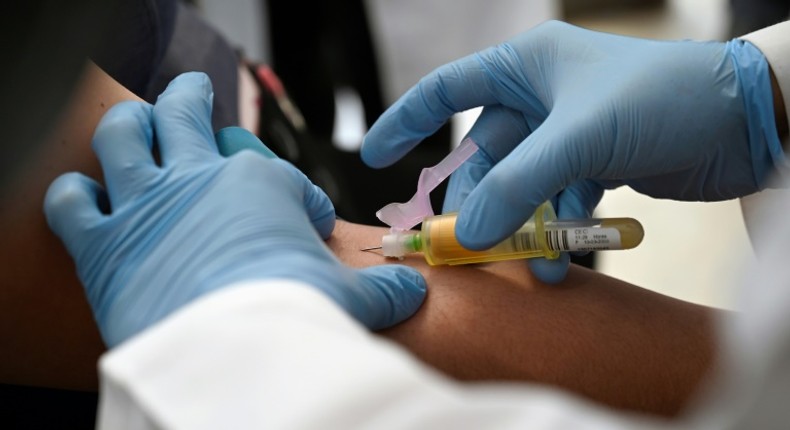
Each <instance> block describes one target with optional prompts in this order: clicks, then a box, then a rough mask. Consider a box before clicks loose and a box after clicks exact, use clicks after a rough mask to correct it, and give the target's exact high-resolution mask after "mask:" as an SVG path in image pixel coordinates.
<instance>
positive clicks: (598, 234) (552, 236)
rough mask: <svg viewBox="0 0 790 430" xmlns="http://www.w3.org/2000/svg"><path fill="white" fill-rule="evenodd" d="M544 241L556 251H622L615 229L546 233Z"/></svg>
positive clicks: (563, 230)
mask: <svg viewBox="0 0 790 430" xmlns="http://www.w3.org/2000/svg"><path fill="white" fill-rule="evenodd" d="M546 241H547V242H548V244H549V247H550V248H551V249H554V250H557V251H609V250H614V249H623V245H622V242H621V241H620V232H619V231H618V230H617V229H616V228H601V227H581V228H565V229H560V230H550V231H546Z"/></svg>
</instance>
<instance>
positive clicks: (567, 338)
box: [329, 223, 714, 414]
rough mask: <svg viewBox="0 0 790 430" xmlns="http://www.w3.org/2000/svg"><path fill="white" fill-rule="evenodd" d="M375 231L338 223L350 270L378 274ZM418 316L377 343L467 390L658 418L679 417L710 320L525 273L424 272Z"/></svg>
mask: <svg viewBox="0 0 790 430" xmlns="http://www.w3.org/2000/svg"><path fill="white" fill-rule="evenodd" d="M385 231H386V230H385V229H382V228H373V227H363V226H356V225H352V224H347V223H339V224H338V227H337V228H336V230H335V233H334V235H333V237H332V239H331V240H330V242H329V243H330V245H331V246H332V248H333V249H334V250H335V252H336V253H337V254H338V255H339V256H340V257H341V259H343V260H344V261H345V262H346V263H347V264H351V265H355V266H358V267H362V266H366V265H370V264H380V263H382V262H384V261H387V262H392V261H391V260H384V259H383V258H382V257H381V256H379V255H376V254H372V253H367V252H360V251H359V249H360V248H362V247H364V246H370V245H375V244H376V243H377V242H378V241H380V238H381V234H383V233H384V232H385ZM404 263H406V264H409V265H412V266H415V267H417V268H418V269H419V270H420V271H422V272H423V274H424V275H425V277H426V279H427V280H428V285H429V293H428V298H427V300H426V302H425V305H424V306H423V307H422V309H420V311H419V312H418V313H417V314H416V315H415V316H414V317H413V318H412V319H410V320H408V321H406V322H405V323H403V324H401V325H399V326H397V327H395V328H392V329H390V330H386V331H384V332H383V334H384V335H385V336H387V337H390V338H391V339H393V340H395V341H397V342H398V343H401V344H402V345H404V346H406V347H407V348H408V349H410V350H411V351H413V352H414V353H415V354H416V355H417V356H419V357H420V358H421V359H423V360H424V361H426V362H427V363H429V364H431V365H433V366H435V367H437V368H439V369H440V370H442V371H444V372H445V373H447V374H449V375H451V376H454V377H457V378H460V379H464V380H527V381H538V382H544V383H549V384H554V385H559V386H561V387H565V388H568V389H570V390H573V391H575V392H578V393H581V394H583V395H585V396H587V397H589V398H592V399H595V400H598V401H602V402H605V403H607V404H610V405H613V406H619V407H623V408H628V409H636V410H642V411H647V412H655V413H661V414H673V413H675V412H677V411H678V409H679V408H680V407H682V405H683V403H684V402H685V400H686V399H687V398H688V397H689V395H690V394H691V393H692V392H693V390H694V389H695V388H696V386H697V384H698V383H699V382H700V379H701V378H702V377H703V375H704V373H705V372H706V370H707V369H708V367H709V366H710V364H711V361H712V356H713V349H714V348H713V341H712V339H713V331H712V327H711V325H712V317H713V312H714V311H713V310H711V309H709V308H705V307H702V306H697V305H694V304H690V303H686V302H683V301H680V300H676V299H673V298H670V297H666V296H663V295H660V294H657V293H654V292H652V291H649V290H645V289H642V288H638V287H635V286H633V285H629V284H627V283H624V282H621V281H618V280H616V279H613V278H609V277H607V276H604V275H601V274H599V273H596V272H593V271H590V270H587V269H584V268H581V267H578V266H572V267H571V270H570V272H569V274H568V277H567V279H566V280H565V281H564V282H563V283H562V284H560V285H553V286H549V285H544V284H541V283H540V282H539V281H538V280H537V279H536V278H534V277H532V276H531V274H530V273H529V271H528V270H527V268H526V265H525V264H524V262H523V261H511V262H503V263H496V264H490V265H488V266H476V267H471V266H455V267H449V266H437V267H430V266H427V265H426V264H425V262H424V261H423V260H422V258H420V257H419V256H413V257H412V258H408V259H407V260H405V261H404Z"/></svg>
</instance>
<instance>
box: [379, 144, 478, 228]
mask: <svg viewBox="0 0 790 430" xmlns="http://www.w3.org/2000/svg"><path fill="white" fill-rule="evenodd" d="M476 151H477V145H476V144H475V142H474V141H473V140H472V139H469V138H467V139H464V141H463V142H461V144H460V145H458V148H455V149H454V150H453V151H452V152H450V153H449V154H447V157H444V159H443V160H442V161H440V162H439V164H437V165H435V166H433V167H426V168H425V169H422V172H421V173H420V179H419V180H418V181H417V192H416V193H415V194H414V196H413V197H412V198H411V200H409V201H408V202H406V203H390V204H388V205H387V206H384V207H383V208H381V209H380V210H379V211H378V212H376V217H377V218H378V219H380V220H381V221H382V222H383V223H384V224H387V225H388V226H390V227H392V229H393V230H408V229H410V228H412V227H414V226H415V225H417V224H419V223H421V222H422V220H423V219H425V218H426V217H429V216H432V215H433V208H432V207H431V199H430V198H429V195H430V193H431V191H433V189H434V188H436V187H437V186H438V185H439V184H441V183H442V181H444V180H445V179H447V177H448V176H450V174H451V173H453V172H454V171H455V170H456V169H458V167H460V166H461V164H463V163H464V161H466V160H468V159H469V157H471V156H472V154H474V153H475V152H476Z"/></svg>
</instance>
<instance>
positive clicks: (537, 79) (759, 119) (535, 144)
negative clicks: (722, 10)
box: [362, 22, 783, 281]
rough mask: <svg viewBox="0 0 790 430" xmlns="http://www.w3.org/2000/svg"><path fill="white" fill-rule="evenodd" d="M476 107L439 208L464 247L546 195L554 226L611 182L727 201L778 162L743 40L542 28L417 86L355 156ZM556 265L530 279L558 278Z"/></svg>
mask: <svg viewBox="0 0 790 430" xmlns="http://www.w3.org/2000/svg"><path fill="white" fill-rule="evenodd" d="M476 106H485V108H484V109H483V112H482V114H481V117H480V118H479V119H478V121H477V123H476V124H475V126H474V127H473V129H472V130H471V131H470V133H469V136H470V137H471V138H472V139H474V141H475V142H477V144H478V145H479V146H480V149H481V150H480V151H478V153H477V154H475V155H474V157H473V159H472V160H471V161H470V162H469V163H467V165H465V166H463V167H462V168H461V169H459V170H458V171H456V173H455V174H454V175H453V176H452V178H451V181H450V186H449V190H448V193H447V198H446V199H447V203H446V205H445V209H455V208H460V211H459V212H460V213H459V215H458V222H457V224H456V235H457V237H458V240H459V241H460V243H461V244H463V245H464V246H465V247H468V248H470V249H484V248H488V247H490V246H492V245H494V244H496V243H497V242H499V241H501V240H503V239H504V238H505V237H507V236H508V235H510V234H512V233H513V232H514V231H515V230H516V229H517V228H518V227H519V226H521V225H522V224H523V223H524V222H525V221H526V220H527V218H528V217H529V216H530V215H531V214H532V213H533V212H534V210H535V208H536V207H537V206H538V205H539V204H540V203H542V202H544V201H546V200H549V199H552V198H554V197H555V196H556V197H557V201H556V204H557V205H556V208H557V210H558V214H559V216H560V217H561V218H568V217H584V216H588V215H589V214H590V213H591V212H592V210H593V209H594V208H595V206H596V205H597V204H598V202H599V200H600V198H601V196H602V194H603V190H604V188H613V187H617V186H620V185H628V186H630V187H631V188H633V189H635V190H636V191H638V192H641V193H644V194H647V195H650V196H654V197H660V198H672V199H678V200H723V199H730V198H734V197H739V196H744V195H747V194H750V193H752V192H755V191H757V190H759V189H761V188H763V187H765V185H766V184H765V182H766V178H767V177H768V176H769V173H770V171H771V170H772V169H773V164H772V156H773V157H774V159H775V160H776V161H778V160H779V159H781V158H782V157H783V155H782V150H781V144H780V142H779V139H778V136H777V132H776V125H775V122H774V115H773V105H772V93H771V84H770V75H769V71H768V65H767V63H766V60H765V58H764V57H763V55H762V54H761V53H760V51H758V50H757V49H756V48H755V47H754V46H752V45H750V44H749V43H745V42H743V41H739V40H734V41H731V42H728V43H716V42H692V41H678V42H666V41H652V40H644V39H636V38H630V37H622V36H616V35H611V34H605V33H598V32H593V31H588V30H584V29H581V28H577V27H574V26H571V25H568V24H564V23H560V22H550V23H546V24H543V25H541V26H539V27H537V28H535V29H534V30H532V31H529V32H526V33H524V34H522V35H520V36H518V37H516V38H514V39H512V40H511V41H509V42H508V43H505V44H502V45H500V46H497V47H493V48H489V49H488V50H485V51H482V52H480V53H478V54H474V55H471V56H469V57H466V58H463V59H460V60H458V61H455V62H453V63H450V64H448V65H445V66H442V67H440V68H439V69H437V70H436V71H434V72H433V73H431V74H430V75H428V76H426V77H425V78H423V79H422V80H421V81H420V82H419V83H418V84H417V85H416V86H415V87H413V88H412V89H411V90H409V92H407V93H406V94H405V95H404V96H403V97H402V98H401V99H400V100H398V101H397V102H396V103H395V104H394V105H393V106H392V107H391V108H390V109H389V110H387V111H386V112H385V113H384V114H383V115H382V116H381V118H379V120H378V121H377V122H376V123H375V124H374V125H373V127H372V128H371V129H370V132H369V133H368V134H367V136H366V138H365V141H364V143H363V146H362V158H363V160H364V161H365V162H366V163H367V164H368V165H370V166H372V167H384V166H388V165H390V164H392V163H394V162H395V161H397V160H398V159H399V158H401V157H402V156H403V155H404V154H406V153H407V152H408V151H409V150H411V149H412V148H413V147H414V146H416V145H417V144H418V143H419V142H420V140H422V139H423V138H424V137H425V136H427V135H429V134H431V133H433V132H434V131H436V130H437V129H438V128H439V127H440V126H441V125H442V124H443V123H444V122H445V121H446V120H447V119H448V118H449V117H450V116H451V115H453V114H454V113H456V112H461V111H464V110H466V109H469V108H472V107H476ZM542 263H543V264H544V265H545V264H546V263H552V262H546V261H543V262H542ZM538 264H540V263H538ZM533 267H534V266H533ZM566 268H567V263H562V262H560V263H558V264H549V265H548V266H544V267H543V269H548V270H543V271H538V273H536V274H537V275H538V276H540V277H541V278H543V279H544V280H549V281H551V280H558V279H561V278H562V277H563V276H564V273H565V270H566Z"/></svg>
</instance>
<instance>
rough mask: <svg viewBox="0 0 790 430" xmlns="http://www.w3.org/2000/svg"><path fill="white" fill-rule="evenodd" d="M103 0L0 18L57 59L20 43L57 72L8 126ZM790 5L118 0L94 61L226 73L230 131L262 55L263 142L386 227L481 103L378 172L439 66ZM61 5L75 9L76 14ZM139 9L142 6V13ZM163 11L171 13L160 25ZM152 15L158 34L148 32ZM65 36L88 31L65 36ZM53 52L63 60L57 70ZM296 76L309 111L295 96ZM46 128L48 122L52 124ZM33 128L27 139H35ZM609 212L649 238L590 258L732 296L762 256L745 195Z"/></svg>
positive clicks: (10, 83) (135, 85) (657, 283)
mask: <svg viewBox="0 0 790 430" xmlns="http://www.w3.org/2000/svg"><path fill="white" fill-rule="evenodd" d="M103 4H104V2H101V1H100V0H94V1H93V3H85V6H84V7H82V9H79V10H78V8H76V6H71V4H70V3H65V2H57V1H50V2H49V3H47V5H48V7H49V9H41V10H42V11H43V10H48V11H49V12H50V13H49V14H45V15H48V18H52V19H54V21H46V20H42V21H41V22H38V24H40V25H39V26H35V25H32V24H36V23H29V22H27V21H26V20H25V19H24V17H19V16H15V15H14V14H13V13H9V14H4V15H2V16H0V18H2V19H5V20H6V21H4V23H7V24H9V25H8V26H6V27H4V28H9V29H12V30H13V31H17V29H18V28H19V27H12V26H11V25H10V24H12V23H16V24H20V25H21V27H24V29H25V31H26V32H28V33H29V34H31V35H32V36H31V40H33V41H35V42H40V45H41V46H43V47H47V48H48V49H49V51H47V50H46V49H44V50H42V52H48V56H42V55H40V56H38V57H36V56H30V55H27V54H29V52H36V50H35V49H32V48H31V46H37V45H30V44H28V45H19V46H16V47H15V49H16V50H15V51H14V52H12V54H14V53H16V54H19V55H17V56H16V57H15V56H14V55H12V58H17V57H18V58H22V59H27V61H28V62H31V61H33V60H37V61H38V60H40V61H41V64H36V63H35V62H32V63H31V64H28V66H30V68H32V69H33V70H41V71H42V73H47V75H46V78H42V79H41V82H42V84H41V85H39V86H38V87H37V88H38V92H37V93H36V95H35V97H29V94H28V97H22V96H20V95H19V94H18V92H19V89H15V86H17V82H16V81H15V79H11V78H8V79H6V78H5V75H4V79H0V85H4V86H3V91H2V93H3V94H4V95H9V94H10V96H7V97H4V98H3V101H4V102H5V103H6V105H5V106H4V108H3V115H2V117H3V118H4V119H5V120H6V121H8V122H7V123H6V124H15V123H17V122H22V123H24V122H25V121H28V120H29V121H38V122H40V121H42V118H44V117H47V116H48V117H49V118H52V117H54V112H55V110H56V107H57V104H56V103H55V102H54V101H53V100H54V99H56V98H60V99H64V98H65V95H64V94H67V91H65V90H64V89H68V85H66V83H67V82H71V81H73V79H74V78H75V76H76V75H77V73H78V71H79V66H80V64H76V63H75V64H72V65H71V66H70V67H69V68H68V70H66V69H67V68H66V67H65V64H66V62H65V60H64V59H63V58H59V57H71V56H70V55H68V54H69V53H70V52H71V51H77V50H78V49H77V48H75V46H77V45H80V46H84V47H85V48H86V49H87V47H88V46H90V45H92V43H91V42H92V41H95V40H93V39H96V38H93V39H91V40H77V39H76V37H77V36H79V35H80V34H82V33H80V32H79V31H72V30H73V29H75V28H77V29H79V28H81V27H84V26H89V25H91V23H92V24H93V25H96V23H97V22H104V21H110V20H103V19H96V18H95V17H96V16H100V17H106V16H109V15H110V14H109V13H108V12H107V11H99V9H102V8H103V7H104V8H106V7H110V6H107V5H106V4H104V6H102V5H103ZM107 4H109V3H107ZM788 4H790V0H487V1H482V0H430V1H428V0H344V1H340V2H313V1H299V0H289V1H287V2H286V1H268V2H267V1H264V0H231V1H219V0H192V1H178V2H176V1H173V0H157V1H153V0H147V1H142V0H141V1H140V2H133V1H131V0H125V1H123V2H117V3H113V4H112V7H115V8H116V9H117V10H115V11H114V12H116V15H117V16H121V17H124V19H122V20H121V21H111V23H112V29H113V32H112V35H113V36H114V38H113V39H117V40H113V43H114V44H115V45H114V48H115V49H113V50H112V51H111V52H110V54H112V55H110V57H109V58H107V57H104V58H103V57H102V56H101V55H97V56H96V57H92V58H93V59H94V60H95V61H97V63H99V65H100V66H102V68H104V69H105V70H106V71H108V72H109V73H110V74H111V75H112V76H113V77H114V78H116V79H117V80H118V81H119V82H121V83H123V84H124V85H126V86H127V88H129V89H130V90H132V91H134V92H135V93H136V94H138V95H139V96H141V97H144V98H146V99H148V100H155V97H156V95H157V94H159V92H160V91H161V90H162V89H163V88H164V86H165V85H166V84H167V82H168V81H169V80H170V79H171V78H172V77H174V76H175V75H177V74H178V73H181V72H183V71H186V70H201V71H205V72H206V73H208V74H209V75H210V76H211V77H212V81H213V83H214V89H215V99H214V102H215V106H214V118H213V121H214V126H215V128H220V127H223V126H226V125H233V124H237V123H238V121H239V119H240V118H241V120H242V121H244V120H245V114H244V112H239V111H238V110H243V109H238V105H239V103H238V100H239V99H244V97H245V96H244V93H245V88H246V89H248V88H249V87H245V83H244V82H240V81H244V80H243V79H242V77H241V74H239V75H237V71H238V69H239V68H238V66H239V65H242V66H244V67H247V68H248V70H249V71H251V72H252V74H253V75H254V76H255V79H253V81H254V82H253V83H252V84H251V85H252V86H253V87H257V88H258V90H259V91H260V92H261V98H260V101H261V106H262V112H261V113H260V115H259V117H258V118H253V122H255V121H256V120H257V121H258V126H259V128H260V130H259V132H258V134H259V135H260V136H261V138H262V140H264V141H265V142H266V143H267V144H268V145H270V146H271V147H272V149H274V150H275V152H277V153H278V155H280V156H281V157H283V158H287V159H289V160H291V161H293V162H294V164H296V165H297V166H298V167H300V168H301V169H303V170H304V171H305V172H306V173H307V174H308V175H309V176H310V177H311V179H312V180H313V181H314V182H316V183H318V184H319V185H321V186H322V187H324V188H325V190H326V191H327V193H328V194H329V195H330V197H332V198H333V201H334V202H335V205H336V207H337V209H338V213H339V214H340V215H341V216H342V217H344V218H346V219H348V220H350V221H355V222H361V223H368V224H379V222H378V221H377V220H376V219H375V216H374V213H375V211H376V210H377V209H379V208H380V207H382V206H383V205H384V204H386V203H389V202H391V201H406V200H408V199H409V198H410V197H411V195H412V194H413V193H414V191H415V187H416V181H417V177H418V175H419V172H420V169H422V168H423V167H426V166H431V165H433V164H435V163H436V162H438V161H439V160H440V159H441V158H442V157H443V156H444V155H445V154H446V153H447V151H448V150H450V148H451V147H452V146H453V145H454V144H457V143H458V142H459V141H460V139H461V137H462V136H463V135H464V134H465V133H466V130H468V128H469V127H470V126H471V124H472V123H473V121H474V119H475V117H476V115H477V114H478V111H476V110H473V111H469V112H465V113H463V114H460V115H458V116H457V117H456V118H454V119H453V121H452V124H450V125H448V126H447V127H444V128H442V129H441V130H440V131H439V132H437V134H436V135H435V136H432V137H431V138H430V139H429V141H428V142H426V143H425V144H423V145H421V146H420V147H419V148H418V149H417V150H415V151H414V152H413V153H412V154H410V155H409V156H407V157H406V158H405V159H404V160H403V161H402V162H399V163H398V165H397V166H395V167H391V168H388V169H384V170H381V171H373V170H371V169H367V168H366V167H365V166H363V165H362V163H361V161H360V160H359V155H358V153H357V150H358V148H359V145H360V143H361V139H362V136H363V135H364V133H365V131H366V130H367V127H369V126H370V124H372V122H373V121H375V119H376V118H377V117H378V115H380V114H381V112H383V110H384V109H385V108H386V107H387V106H388V105H389V104H391V103H392V102H393V101H395V100H396V98H397V97H398V96H399V95H400V94H402V93H403V92H404V91H406V90H407V89H408V88H409V87H410V86H411V85H413V84H414V83H415V82H416V81H417V80H418V79H419V78H420V77H421V76H423V75H425V74H427V73H429V72H430V71H431V70H432V69H434V68H435V67H437V66H439V65H441V64H443V63H446V62H448V61H451V60H453V59H456V58H458V57H461V56H464V55H467V54H470V53H473V52H475V51H477V50H480V49H484V48H486V47H488V46H490V45H493V44H496V43H499V42H502V41H504V40H507V39H508V38H510V37H512V36H514V35H515V34H517V33H520V32H522V31H525V30H527V29H529V28H530V27H533V26H535V25H538V24H540V23H541V22H544V21H546V20H549V19H563V20H566V21H569V22H571V23H574V24H576V25H579V26H582V27H586V28H590V29H594V30H600V31H607V32H612V33H619V34H625V35H632V36H638V37H647V38H656V39H696V40H727V39H729V38H730V37H733V36H737V35H741V34H745V33H748V32H750V31H753V30H755V29H758V28H762V27H764V26H767V25H770V24H772V23H775V22H779V21H782V20H784V19H786V18H787V16H788ZM55 5H60V7H61V8H66V9H69V8H71V9H73V10H71V13H68V10H67V11H65V12H64V11H61V10H60V9H57V7H56V6H55ZM135 5H136V6H135ZM140 5H143V6H140ZM127 8H128V9H131V10H132V11H133V12H135V13H133V14H129V13H127V12H128V11H127ZM146 8H148V9H152V10H155V11H156V12H155V13H148V12H150V10H146ZM34 12H35V11H34ZM64 16H68V17H70V18H71V19H72V20H73V21H74V22H72V23H71V25H72V27H68V28H70V30H65V29H63V28H62V27H63V26H58V24H59V23H61V24H62V23H64V22H68V21H69V19H66V18H64ZM152 17H153V18H152ZM76 18H80V19H76ZM156 19H158V20H159V21H160V22H159V23H157V22H153V21H154V20H156ZM108 25H109V24H108ZM145 25H148V26H149V27H146V29H147V30H149V33H146V34H141V32H142V30H140V28H141V27H143V26H145ZM135 26H137V27H135ZM19 31H21V30H19ZM125 31H126V32H125ZM157 31H159V33H157ZM83 33H85V35H88V34H89V32H83ZM143 33H144V32H143ZM26 34H27V33H26ZM94 34H99V32H98V30H97V31H96V32H94ZM64 35H72V36H74V38H75V39H74V40H72V39H68V38H66V39H63V37H64ZM171 35H172V37H171ZM135 37H141V38H143V39H144V40H142V41H140V40H137V41H135ZM60 39H63V40H65V41H66V42H68V43H66V42H64V44H65V45H64V46H68V47H69V49H65V50H61V51H64V52H65V53H64V52H59V51H58V50H56V49H52V47H53V46H56V45H57V44H53V43H52V41H53V40H60ZM135 43H137V46H152V47H155V48H156V49H152V50H149V51H150V52H132V50H131V49H128V48H129V46H127V45H130V46H132V47H134V46H135ZM12 48H14V47H12ZM26 49H27V50H29V52H28V51H25V50H26ZM118 53H121V54H122V55H117V54H118ZM58 54H59V55H58ZM34 57H35V58H34ZM154 57H155V58H154ZM81 58H82V57H80V58H79V59H78V60H80V61H79V63H81ZM71 60H72V62H74V61H73V60H74V59H73V58H72V59H71ZM52 64H61V65H64V67H61V68H60V69H59V73H56V74H52V73H48V71H49V70H50V66H51V65H52ZM11 66H16V64H13V62H12V64H11ZM269 67H271V68H269ZM3 69H4V70H3V72H4V73H5V72H7V70H11V71H12V72H14V71H18V70H17V69H19V70H23V68H22V67H18V68H15V67H7V68H3ZM272 70H273V71H274V72H275V74H272V73H271V71H272ZM66 71H69V73H66ZM18 75H19V74H17V75H16V76H15V75H13V74H12V75H10V76H15V77H16V78H18V77H19V76H18ZM277 76H279V79H277ZM56 81H57V82H56ZM44 83H47V84H52V85H49V86H46V85H44ZM55 84H57V85H55ZM247 84H248V85H249V82H247ZM51 87H54V88H56V89H58V90H60V92H59V93H56V92H55V91H53V90H52V88H51ZM283 88H285V90H286V91H287V93H288V95H289V96H290V101H291V102H293V104H294V105H295V106H297V107H298V110H299V111H300V114H295V113H294V111H292V110H291V109H290V108H289V105H288V103H286V101H284V99H283V95H284V93H283V92H282V89H283ZM25 90H26V91H28V90H30V89H29V88H25ZM15 91H16V92H15ZM55 96H58V97H55ZM24 100H33V101H35V102H36V103H38V104H40V105H43V106H44V107H47V106H49V105H52V106H51V107H52V109H50V110H51V111H52V112H49V113H47V115H43V114H42V115H41V116H37V117H30V118H27V117H28V116H29V115H23V113H26V112H29V111H31V109H22V108H20V107H19V106H18V104H19V103H20V102H21V101H24ZM42 100H44V101H53V102H52V103H43V102H42ZM61 103H62V100H61ZM36 108H37V109H38V106H37V107H36ZM39 110H40V109H39ZM45 110H46V109H45ZM14 114H18V115H16V116H14ZM25 124H27V123H25ZM28 128H30V129H33V130H35V127H28ZM39 128H41V129H44V127H40V124H39ZM28 137H30V138H29V139H23V140H21V141H29V140H33V137H32V136H28ZM25 147H26V146H24V145H20V148H21V149H20V151H19V154H16V153H15V154H14V156H13V157H8V158H7V159H3V160H0V161H2V162H3V163H4V164H3V169H2V171H3V172H5V171H6V170H7V167H9V166H12V165H14V164H17V163H15V161H16V160H18V159H20V158H21V155H20V154H22V152H24V151H23V150H24V149H25ZM9 168H10V167H9ZM442 194H443V190H437V191H435V192H434V196H433V197H436V199H435V201H434V207H435V208H436V209H437V210H438V208H440V207H441V206H440V205H441V201H440V200H441V195H442ZM596 215H597V216H600V217H614V216H626V217H633V218H636V219H638V220H640V221H641V222H642V223H643V224H644V226H645V232H646V233H645V240H644V242H643V243H642V245H640V246H639V247H638V248H636V249H634V250H631V251H623V252H610V253H598V254H596V255H594V256H590V257H587V258H583V259H578V260H577V262H578V263H580V264H584V265H587V266H589V267H593V268H595V269H597V270H599V271H601V272H604V273H607V274H609V275H611V276H614V277H617V278H620V279H623V280H626V281H628V282H631V283H633V284H636V285H639V286H642V287H645V288H649V289H652V290H655V291H658V292H661V293H664V294H667V295H670V296H674V297H678V298H681V299H685V300H688V301H692V302H696V303H700V304H706V305H712V306H719V307H733V297H732V294H731V286H732V285H733V284H734V283H735V282H736V281H737V279H735V277H737V276H739V275H738V273H740V269H741V268H742V267H743V266H744V265H746V264H749V262H750V260H751V259H752V258H753V256H752V251H751V247H750V244H749V239H748V236H747V234H746V228H745V226H744V221H743V217H742V215H741V208H740V206H739V203H738V202H736V201H731V202H721V203H705V204H702V203H676V202H669V201H662V200H653V199H650V198H645V197H641V196H639V195H637V194H636V193H634V192H632V191H630V190H627V189H618V190H615V191H609V192H607V194H606V195H605V197H604V199H603V202H602V203H601V205H600V208H599V210H598V213H597V214H596ZM0 399H1V400H2V401H0V404H2V405H3V408H4V409H3V410H2V411H1V412H0V416H2V417H6V418H5V419H3V420H0V422H3V427H4V428H6V427H7V428H92V425H93V420H94V417H95V412H96V401H97V396H96V393H90V392H73V391H68V390H50V389H44V388H34V387H17V386H6V385H1V384H0ZM42 410H45V411H46V412H45V413H41V411H42ZM9 420H10V423H11V424H10V425H6V424H7V423H8V421H9Z"/></svg>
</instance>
